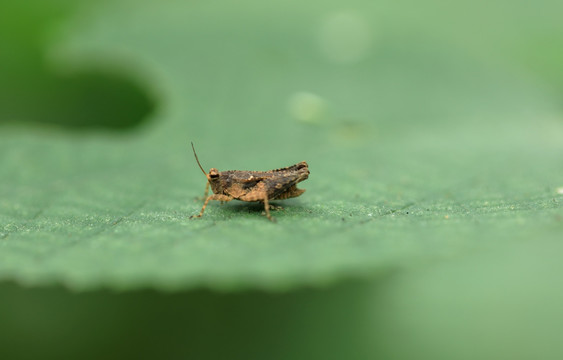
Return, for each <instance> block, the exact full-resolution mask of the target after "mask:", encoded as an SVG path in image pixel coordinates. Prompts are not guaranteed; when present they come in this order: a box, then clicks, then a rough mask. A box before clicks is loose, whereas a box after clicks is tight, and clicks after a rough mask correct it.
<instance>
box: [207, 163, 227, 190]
mask: <svg viewBox="0 0 563 360" xmlns="http://www.w3.org/2000/svg"><path fill="white" fill-rule="evenodd" d="M205 176H206V177H207V181H209V185H211V190H213V193H215V194H220V193H222V192H223V186H222V185H221V180H220V179H221V174H220V173H219V170H217V169H215V168H211V169H210V170H209V173H208V174H205Z"/></svg>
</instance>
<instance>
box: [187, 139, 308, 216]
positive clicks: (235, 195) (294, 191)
mask: <svg viewBox="0 0 563 360" xmlns="http://www.w3.org/2000/svg"><path fill="white" fill-rule="evenodd" d="M192 150H193V151H194V156H195V160H196V161H197V164H198V165H199V168H200V169H201V171H202V172H203V174H204V175H205V177H207V184H206V185H205V195H204V198H205V202H204V203H203V207H202V208H201V211H200V213H199V215H192V216H190V219H191V218H193V217H201V216H202V215H203V212H204V211H205V207H206V206H207V203H208V202H209V201H210V200H218V201H221V203H223V202H224V201H231V200H233V199H236V200H241V201H260V202H262V203H264V210H265V211H266V216H267V217H268V219H270V220H272V221H274V219H273V218H272V216H271V215H270V204H269V203H268V202H269V201H270V200H284V199H289V198H293V197H297V196H299V195H301V194H303V193H304V192H305V189H298V188H297V186H296V185H297V183H299V182H301V181H303V180H306V179H307V178H308V177H309V165H307V163H306V162H305V161H302V162H300V163H298V164H295V165H292V166H288V167H285V168H281V169H275V170H269V171H242V170H227V171H218V170H217V169H215V168H211V170H209V173H206V172H205V170H203V167H202V166H201V164H200V163H199V159H198V158H197V154H196V152H195V148H194V144H193V143H192ZM209 185H211V190H213V195H210V196H207V195H208V194H209Z"/></svg>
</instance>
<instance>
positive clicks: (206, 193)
mask: <svg viewBox="0 0 563 360" xmlns="http://www.w3.org/2000/svg"><path fill="white" fill-rule="evenodd" d="M208 194H209V181H208V182H206V183H205V192H204V193H203V197H199V196H196V197H195V198H194V201H203V200H205V199H207V195H208Z"/></svg>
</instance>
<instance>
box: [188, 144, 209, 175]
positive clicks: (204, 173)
mask: <svg viewBox="0 0 563 360" xmlns="http://www.w3.org/2000/svg"><path fill="white" fill-rule="evenodd" d="M192 150H193V151H194V156H195V161H197V164H198V165H199V168H200V169H201V171H202V172H203V175H205V176H207V173H206V172H205V170H203V168H202V167H201V164H200V163H199V159H198V158H197V154H196V153H195V148H194V143H193V142H192Z"/></svg>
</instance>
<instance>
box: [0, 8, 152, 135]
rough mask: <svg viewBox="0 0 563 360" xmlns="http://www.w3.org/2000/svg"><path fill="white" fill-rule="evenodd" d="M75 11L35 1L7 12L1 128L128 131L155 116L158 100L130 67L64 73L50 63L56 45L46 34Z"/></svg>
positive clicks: (1, 18)
mask: <svg viewBox="0 0 563 360" xmlns="http://www.w3.org/2000/svg"><path fill="white" fill-rule="evenodd" d="M74 7H75V5H73V4H72V3H70V2H66V1H63V2H61V3H58V2H36V1H33V2H30V3H29V4H28V2H13V3H12V4H10V5H9V6H6V7H5V8H3V11H2V12H1V14H0V49H1V51H0V125H3V124H8V123H9V124H15V125H20V124H30V123H35V124H48V125H55V126H58V127H64V128H67V129H73V130H90V129H110V130H127V129H132V128H135V127H137V126H139V125H140V124H142V123H144V122H145V121H147V119H148V118H149V116H150V114H151V113H152V112H153V111H154V109H155V107H156V100H155V99H154V98H153V97H152V96H151V94H150V92H149V91H148V89H146V88H143V86H141V85H140V84H139V82H137V80H136V79H135V78H134V77H133V76H131V74H127V73H123V72H122V71H120V70H119V69H123V68H124V66H125V68H127V66H128V65H127V64H120V66H115V67H112V66H111V64H110V65H109V66H108V65H107V64H106V65H105V66H104V68H101V69H96V70H88V69H86V70H82V71H73V72H68V73H67V72H66V71H67V70H66V69H64V71H65V72H64V73H58V72H56V71H54V69H53V68H54V66H52V64H49V63H48V61H46V60H45V59H46V53H47V52H48V49H49V47H50V45H51V44H50V43H48V42H47V41H46V37H45V32H46V30H47V29H50V28H52V27H53V26H55V25H56V24H58V23H60V22H64V19H65V18H66V17H68V16H69V14H72V12H73V11H74ZM57 66H58V67H61V65H57ZM73 66H74V67H80V64H73ZM94 66H95V64H94Z"/></svg>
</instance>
